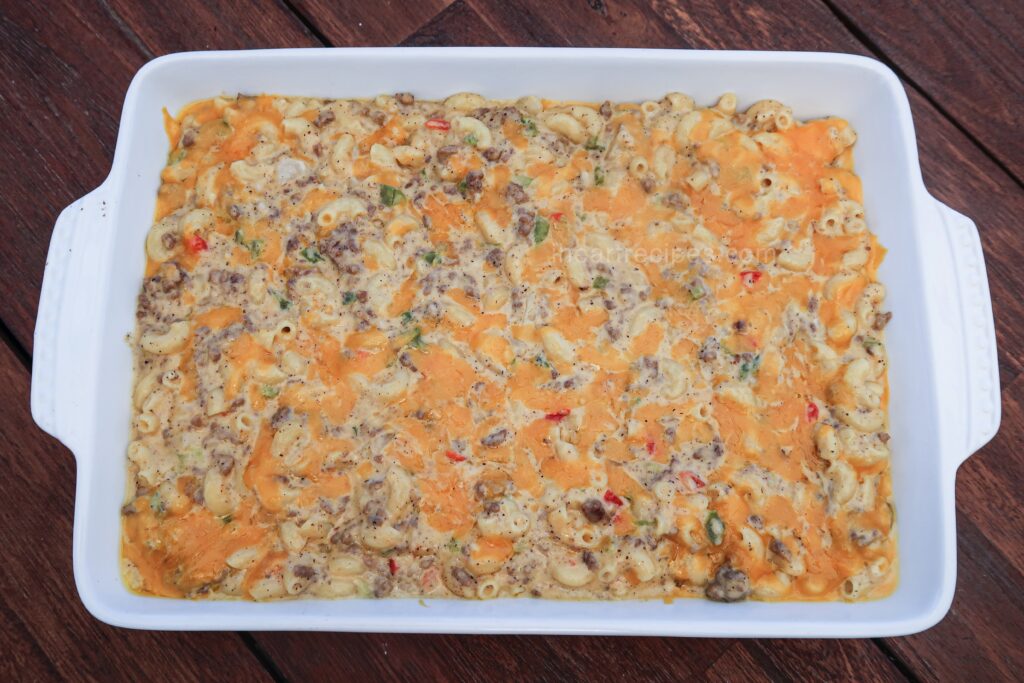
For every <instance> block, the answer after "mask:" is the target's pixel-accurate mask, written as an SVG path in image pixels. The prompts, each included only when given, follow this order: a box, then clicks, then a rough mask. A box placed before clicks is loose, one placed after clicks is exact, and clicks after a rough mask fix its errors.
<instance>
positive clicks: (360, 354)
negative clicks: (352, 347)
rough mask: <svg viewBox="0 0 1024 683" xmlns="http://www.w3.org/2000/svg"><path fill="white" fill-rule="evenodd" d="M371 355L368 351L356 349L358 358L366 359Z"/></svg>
mask: <svg viewBox="0 0 1024 683" xmlns="http://www.w3.org/2000/svg"><path fill="white" fill-rule="evenodd" d="M369 355H370V352H369V351H367V350H366V349H356V358H366V357H368V356H369Z"/></svg>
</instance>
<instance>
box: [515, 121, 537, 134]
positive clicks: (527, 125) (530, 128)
mask: <svg viewBox="0 0 1024 683" xmlns="http://www.w3.org/2000/svg"><path fill="white" fill-rule="evenodd" d="M519 123H521V124H523V135H525V136H526V137H528V138H532V137H535V136H536V135H537V132H538V131H537V124H536V123H534V122H533V120H532V119H527V118H522V119H519Z"/></svg>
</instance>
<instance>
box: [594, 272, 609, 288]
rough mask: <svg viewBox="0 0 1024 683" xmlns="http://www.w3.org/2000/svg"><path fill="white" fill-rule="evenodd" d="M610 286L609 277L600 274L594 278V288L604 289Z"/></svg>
mask: <svg viewBox="0 0 1024 683" xmlns="http://www.w3.org/2000/svg"><path fill="white" fill-rule="evenodd" d="M607 286H608V278H606V277H605V276H604V275H598V276H597V277H595V278H594V289H604V288H605V287H607Z"/></svg>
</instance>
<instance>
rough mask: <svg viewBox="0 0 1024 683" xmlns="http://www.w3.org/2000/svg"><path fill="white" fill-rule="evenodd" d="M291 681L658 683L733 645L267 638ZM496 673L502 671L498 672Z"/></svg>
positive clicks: (696, 669) (692, 670) (700, 667)
mask: <svg viewBox="0 0 1024 683" xmlns="http://www.w3.org/2000/svg"><path fill="white" fill-rule="evenodd" d="M260 642H261V643H262V644H263V646H264V647H265V649H266V650H267V653H268V654H270V655H271V656H272V657H273V658H274V661H276V662H277V663H278V665H279V666H280V667H281V671H282V673H283V674H284V675H285V677H286V678H289V679H292V680H319V679H323V678H325V677H329V676H330V675H331V673H332V672H334V671H338V668H339V667H342V666H344V667H345V670H346V671H347V672H349V673H350V674H351V675H352V676H353V678H354V679H356V680H365V679H368V678H372V677H380V678H384V679H387V680H401V681H412V682H414V683H422V681H424V680H448V679H450V680H458V681H479V680H489V679H493V678H496V677H497V678H500V679H501V680H515V681H534V680H549V681H554V680H584V679H586V680H592V681H605V680H607V681H613V680H661V681H678V680H681V679H683V678H687V677H690V676H696V675H700V674H701V673H702V672H703V671H704V670H705V669H706V668H707V667H708V665H709V663H710V662H713V661H714V660H715V659H717V658H718V656H719V655H720V654H721V653H722V652H724V651H725V649H726V647H727V645H728V641H723V640H682V639H672V638H568V637H555V638H545V637H536V636H425V635H366V634H341V633H334V634H327V633H320V634H305V635H297V634H283V633H282V634H273V635H271V634H262V635H261V636H260ZM497 672H501V673H500V675H499V674H498V673H497Z"/></svg>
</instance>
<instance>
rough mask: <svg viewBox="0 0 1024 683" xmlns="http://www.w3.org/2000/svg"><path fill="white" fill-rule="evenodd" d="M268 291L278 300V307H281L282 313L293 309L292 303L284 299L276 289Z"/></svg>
mask: <svg viewBox="0 0 1024 683" xmlns="http://www.w3.org/2000/svg"><path fill="white" fill-rule="evenodd" d="M267 291H268V292H270V296H272V297H274V299H276V300H277V305H278V306H280V307H281V310H282V311H287V310H288V309H289V308H290V307H291V305H292V302H291V301H289V300H288V299H286V298H284V296H283V295H282V294H281V293H280V292H278V291H277V290H276V289H268V290H267Z"/></svg>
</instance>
